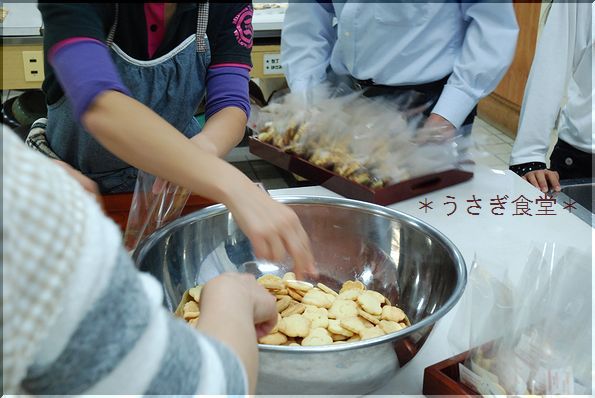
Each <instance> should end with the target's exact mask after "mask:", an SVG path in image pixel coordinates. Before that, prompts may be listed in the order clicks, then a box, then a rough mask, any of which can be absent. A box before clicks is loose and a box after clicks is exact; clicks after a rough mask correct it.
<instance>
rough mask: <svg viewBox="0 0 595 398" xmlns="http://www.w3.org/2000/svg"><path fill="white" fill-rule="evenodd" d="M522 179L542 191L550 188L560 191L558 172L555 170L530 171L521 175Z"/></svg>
mask: <svg viewBox="0 0 595 398" xmlns="http://www.w3.org/2000/svg"><path fill="white" fill-rule="evenodd" d="M523 179H524V180H526V181H527V182H529V183H530V184H531V185H533V186H534V187H535V188H538V189H539V190H540V191H541V192H544V193H545V192H547V191H548V190H549V189H550V188H551V189H553V190H554V191H556V192H559V191H560V180H559V174H558V172H556V171H552V170H536V171H530V172H528V173H527V174H525V175H524V176H523Z"/></svg>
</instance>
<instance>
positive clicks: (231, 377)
mask: <svg viewBox="0 0 595 398" xmlns="http://www.w3.org/2000/svg"><path fill="white" fill-rule="evenodd" d="M7 130H8V129H7V128H6V126H3V134H2V155H3V158H2V164H3V189H2V199H3V222H2V243H3V245H2V257H3V265H2V272H3V286H2V287H3V291H2V299H3V321H2V332H3V334H2V347H3V378H2V384H3V392H4V393H6V394H14V393H27V394H33V395H38V394H60V395H66V394H147V395H148V394H168V395H169V394H185V395H197V394H246V393H247V391H248V389H247V378H246V374H245V370H244V368H243V367H242V365H241V363H240V361H239V360H238V358H237V357H236V356H235V355H234V354H233V353H232V352H231V351H230V350H229V349H228V348H227V347H226V346H224V345H223V344H221V343H220V342H218V341H216V340H215V339H213V338H211V337H208V336H205V335H203V334H200V333H198V332H197V331H196V330H194V329H192V328H191V327H190V326H188V325H186V324H185V323H184V322H183V321H181V320H178V319H175V318H174V317H173V316H172V315H171V314H170V313H168V312H167V311H166V310H165V309H164V308H163V307H162V299H163V292H162V288H161V286H160V285H159V283H158V282H157V281H156V280H155V279H154V278H152V277H151V276H149V275H147V274H143V273H140V272H138V271H137V270H136V268H135V267H134V264H133V263H132V261H131V259H130V257H129V256H128V254H127V253H126V251H125V250H124V249H123V248H122V245H121V237H120V233H119V230H118V228H117V226H116V225H115V224H114V223H113V222H112V221H111V220H109V219H108V218H107V217H105V216H104V215H103V213H102V211H101V209H100V207H99V206H98V205H97V203H96V202H95V201H94V200H93V198H92V197H91V196H90V195H88V194H87V193H86V192H84V191H83V190H82V188H81V187H80V186H79V185H78V184H77V183H76V182H75V181H74V180H73V179H71V178H70V177H69V176H68V175H67V173H66V172H64V171H63V170H62V169H60V168H59V167H58V166H55V165H53V164H52V162H51V161H50V160H48V159H46V158H45V157H43V156H42V155H40V154H38V153H35V152H34V151H31V150H30V149H28V148H26V147H25V145H24V144H23V143H21V142H19V140H18V138H17V137H16V136H15V135H14V133H12V132H10V131H7Z"/></svg>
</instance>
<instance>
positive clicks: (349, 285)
mask: <svg viewBox="0 0 595 398" xmlns="http://www.w3.org/2000/svg"><path fill="white" fill-rule="evenodd" d="M351 289H355V290H366V286H365V285H364V284H363V283H361V282H360V281H347V282H345V283H343V286H342V287H341V290H339V293H343V292H344V291H346V290H351Z"/></svg>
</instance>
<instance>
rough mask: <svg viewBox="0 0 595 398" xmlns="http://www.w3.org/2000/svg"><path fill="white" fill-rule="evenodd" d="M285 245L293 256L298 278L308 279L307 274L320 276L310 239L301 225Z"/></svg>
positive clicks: (294, 268) (294, 269)
mask: <svg viewBox="0 0 595 398" xmlns="http://www.w3.org/2000/svg"><path fill="white" fill-rule="evenodd" d="M285 247H286V248H287V251H288V252H289V255H290V256H291V258H293V264H294V266H293V271H294V272H295V275H296V278H297V279H306V276H307V275H308V276H311V277H315V278H316V277H318V270H317V269H316V267H315V266H314V257H313V256H312V248H311V246H310V239H309V238H308V235H307V234H306V231H304V229H303V228H302V226H301V225H298V230H297V231H295V232H294V233H293V234H292V237H291V238H290V239H286V240H285Z"/></svg>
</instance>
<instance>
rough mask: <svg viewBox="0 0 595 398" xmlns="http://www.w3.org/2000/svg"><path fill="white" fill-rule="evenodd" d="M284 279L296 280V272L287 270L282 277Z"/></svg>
mask: <svg viewBox="0 0 595 398" xmlns="http://www.w3.org/2000/svg"><path fill="white" fill-rule="evenodd" d="M282 279H283V280H284V281H295V274H294V273H293V272H287V273H286V274H285V275H283V278H282Z"/></svg>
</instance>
